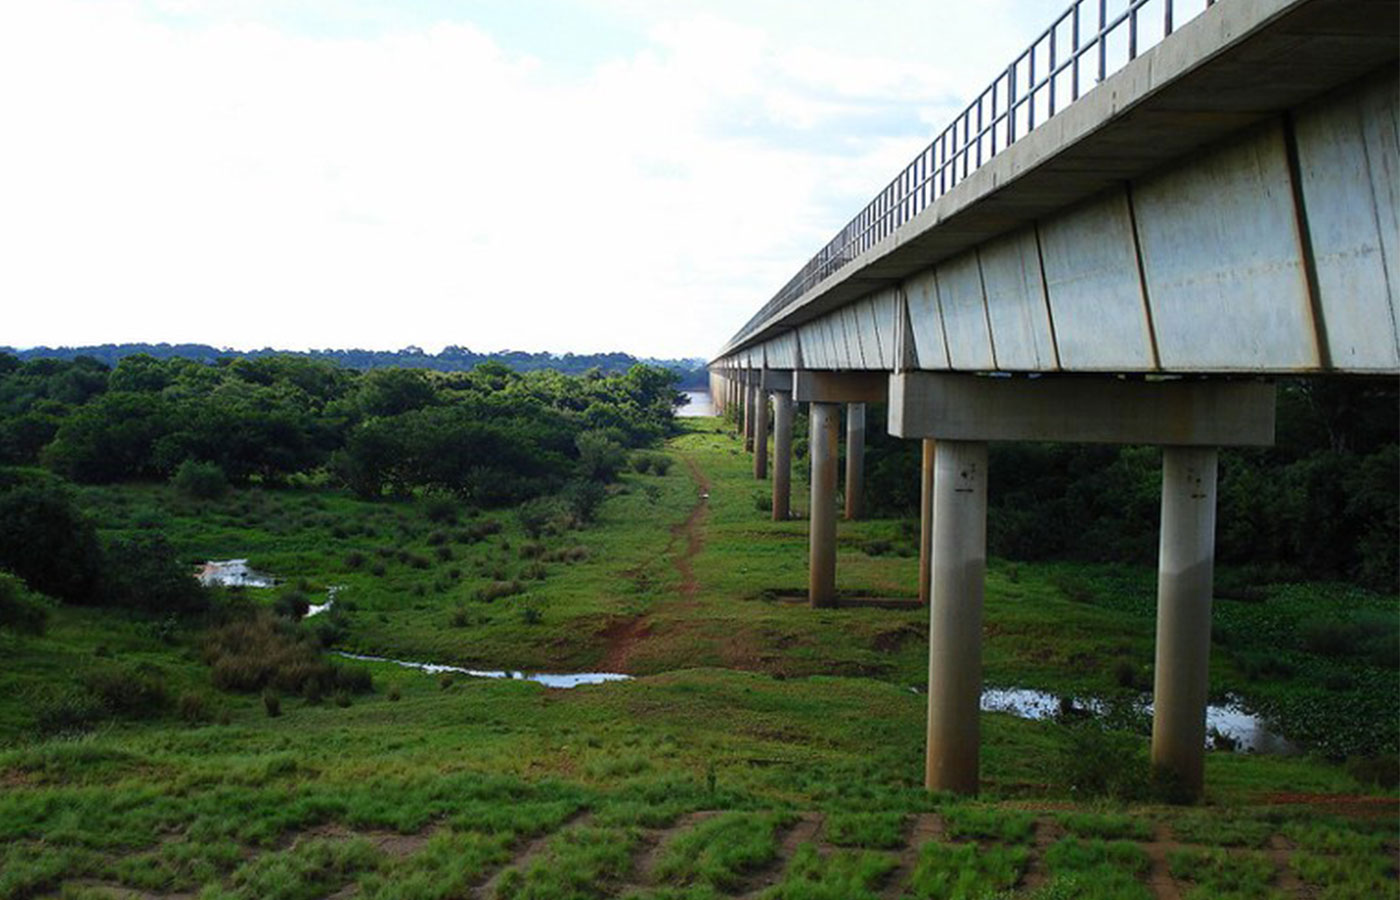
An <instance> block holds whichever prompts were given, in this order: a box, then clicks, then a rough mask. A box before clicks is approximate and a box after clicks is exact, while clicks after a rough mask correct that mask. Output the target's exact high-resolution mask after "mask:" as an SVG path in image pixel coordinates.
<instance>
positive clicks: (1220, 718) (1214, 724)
mask: <svg viewBox="0 0 1400 900" xmlns="http://www.w3.org/2000/svg"><path fill="white" fill-rule="evenodd" d="M1129 703H1130V706H1131V709H1130V710H1129V712H1130V713H1135V714H1137V715H1139V716H1141V717H1143V718H1150V717H1151V715H1152V703H1151V702H1150V701H1148V700H1145V699H1143V700H1136V701H1129ZM982 709H983V710H984V711H986V712H1007V713H1011V714H1012V715H1014V716H1020V717H1021V718H1023V719H1050V718H1055V717H1056V716H1059V717H1062V718H1064V717H1071V718H1072V717H1074V716H1076V715H1083V716H1094V717H1098V718H1102V717H1105V716H1109V715H1111V714H1112V713H1113V712H1114V710H1112V709H1111V708H1110V705H1109V704H1107V703H1105V702H1104V701H1103V700H1099V699H1097V698H1093V697H1090V698H1082V697H1062V696H1060V695H1057V694H1051V693H1049V692H1047V691H1036V690H1031V689H1029V688H988V689H987V690H985V691H983V692H982ZM1206 746H1207V747H1210V748H1212V749H1234V750H1242V751H1245V752H1248V753H1271V754H1284V755H1286V754H1292V753H1297V752H1299V748H1298V746H1297V745H1296V744H1294V743H1293V742H1292V741H1289V740H1288V739H1287V738H1285V737H1284V736H1283V735H1281V734H1279V733H1277V732H1275V731H1272V730H1271V729H1270V728H1269V726H1268V723H1267V722H1265V721H1264V720H1263V719H1262V718H1261V717H1259V716H1257V715H1255V714H1254V713H1251V712H1249V711H1248V710H1247V709H1245V708H1244V706H1243V704H1242V702H1241V701H1240V700H1239V699H1238V698H1230V699H1229V700H1227V701H1226V702H1225V703H1223V704H1219V705H1217V704H1211V705H1210V706H1207V707H1206Z"/></svg>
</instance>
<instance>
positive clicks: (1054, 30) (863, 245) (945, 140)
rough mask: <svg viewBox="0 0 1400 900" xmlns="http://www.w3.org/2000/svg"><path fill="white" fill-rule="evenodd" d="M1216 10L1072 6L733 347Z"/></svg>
mask: <svg viewBox="0 0 1400 900" xmlns="http://www.w3.org/2000/svg"><path fill="white" fill-rule="evenodd" d="M1215 3H1216V0H1074V2H1073V3H1071V4H1070V6H1069V8H1068V9H1066V10H1065V11H1064V12H1063V13H1061V14H1060V15H1059V17H1058V18H1056V19H1055V21H1054V22H1053V23H1052V24H1051V25H1050V27H1049V28H1047V29H1045V31H1043V32H1041V34H1040V36H1039V37H1037V38H1036V39H1035V40H1034V41H1032V42H1031V45H1030V46H1029V47H1028V48H1026V49H1025V50H1023V51H1022V52H1021V54H1020V55H1019V56H1017V57H1016V58H1015V59H1014V60H1012V62H1011V64H1010V65H1009V66H1007V67H1006V69H1005V70H1003V71H1002V72H1001V74H999V75H998V76H997V77H996V78H995V79H994V80H993V81H992V83H991V85H989V86H988V87H987V88H986V89H984V90H983V91H982V93H980V94H978V95H977V98H976V99H975V100H973V101H972V102H971V103H970V104H968V106H967V108H966V109H964V110H963V111H962V112H961V113H960V114H959V115H958V116H957V117H956V118H954V119H953V122H952V124H950V125H949V126H948V127H947V128H945V129H943V131H942V132H941V133H939V135H938V136H937V137H935V138H934V139H933V142H932V143H930V144H929V145H928V146H927V147H925V148H924V150H923V152H921V153H920V154H919V155H918V156H917V157H915V158H914V160H913V161H912V162H910V163H909V165H907V166H905V167H904V170H903V171H901V172H900V173H899V175H897V176H896V177H895V178H894V180H893V181H891V182H890V183H889V184H888V185H887V186H886V187H885V189H884V190H882V191H880V193H879V194H877V195H876V196H875V199H874V200H871V201H870V203H868V204H866V207H865V208H864V209H862V210H861V211H860V213H859V214H858V215H856V217H855V218H854V219H852V220H851V221H850V222H849V223H847V224H846V226H845V227H844V228H842V229H841V230H840V231H839V232H838V233H837V234H836V236H835V237H834V238H832V239H831V240H830V241H829V242H827V245H826V246H825V247H823V248H822V249H821V250H820V251H818V253H817V255H816V256H813V257H812V258H811V259H810V260H808V261H807V263H806V265H804V266H803V267H802V268H801V269H800V270H798V272H797V274H796V275H794V276H793V277H792V278H791V279H790V280H789V281H788V283H787V284H785V285H784V286H783V288H782V289H781V290H780V291H778V293H777V294H775V295H774V296H773V298H772V299H771V300H769V301H768V302H767V303H765V304H764V305H763V308H762V309H760V310H759V311H758V313H756V314H755V315H754V316H753V318H751V319H749V321H748V322H746V323H745V324H744V327H743V328H741V329H739V332H738V333H737V334H735V335H734V337H733V338H731V339H730V341H729V346H730V347H731V348H732V347H734V346H736V345H738V344H739V343H741V342H742V341H743V340H744V338H746V337H748V336H749V335H750V334H752V333H753V332H754V331H756V330H757V328H758V326H759V325H760V324H762V323H763V322H765V321H767V320H768V319H769V318H770V317H771V316H772V315H773V314H774V313H776V312H778V311H779V310H781V309H782V308H784V307H786V306H787V305H788V304H790V303H792V302H794V301H795V300H797V299H798V298H799V297H801V296H802V295H803V294H805V293H806V292H807V291H808V290H809V289H811V288H812V287H813V286H815V285H816V284H817V283H819V282H820V281H821V280H822V279H824V278H826V277H827V276H829V275H831V274H832V273H833V272H836V271H837V270H839V269H841V268H842V267H844V266H845V265H847V264H848V263H850V262H851V261H853V260H854V259H855V258H856V257H858V256H860V254H862V253H864V252H865V251H866V250H869V249H870V248H871V247H873V246H875V245H876V244H877V243H879V242H880V241H881V240H883V239H884V238H885V237H886V236H888V235H890V234H892V233H894V231H895V230H896V229H897V228H899V227H900V226H901V225H903V224H904V223H905V222H908V221H909V220H910V219H913V218H914V217H915V216H917V215H918V214H919V213H921V212H922V211H923V210H924V209H926V208H927V207H929V206H930V205H932V204H933V202H934V201H936V200H937V199H938V198H939V197H942V196H943V195H944V194H946V193H947V192H948V191H950V190H952V188H953V187H954V186H955V185H957V184H958V183H959V182H961V181H962V180H963V179H965V178H967V176H968V175H970V174H971V173H973V172H975V171H977V169H978V168H980V167H981V166H982V165H983V163H985V162H986V161H987V160H989V159H991V158H992V157H993V156H995V155H996V154H998V153H1000V152H1001V151H1002V150H1005V149H1006V148H1007V147H1009V146H1010V145H1011V144H1013V143H1015V142H1016V140H1018V139H1019V138H1022V137H1025V136H1026V135H1027V134H1029V133H1030V132H1031V131H1032V130H1034V129H1035V127H1036V126H1037V125H1038V124H1043V123H1044V122H1045V121H1046V120H1048V119H1049V118H1051V117H1052V116H1054V115H1055V113H1056V111H1057V110H1058V109H1060V108H1063V106H1065V105H1068V103H1073V102H1074V101H1075V100H1078V99H1079V97H1080V95H1081V94H1082V93H1086V92H1087V91H1088V90H1089V89H1092V87H1093V86H1094V85H1097V84H1099V83H1100V82H1102V81H1103V80H1104V79H1106V78H1107V77H1108V76H1109V75H1111V74H1113V73H1114V72H1117V71H1118V70H1119V69H1121V68H1122V67H1123V66H1125V65H1127V64H1128V63H1129V62H1131V61H1132V60H1134V59H1136V58H1137V57H1138V56H1139V55H1140V54H1141V53H1142V52H1144V51H1145V50H1147V49H1149V48H1151V47H1153V46H1155V45H1156V44H1158V43H1160V42H1161V41H1162V40H1163V39H1165V38H1166V37H1167V36H1168V35H1170V34H1171V33H1172V31H1173V30H1175V28H1176V27H1177V26H1178V25H1180V24H1181V23H1183V22H1185V21H1188V20H1190V19H1193V18H1195V17H1196V16H1198V15H1200V14H1201V13H1202V12H1204V11H1205V10H1206V9H1207V8H1208V7H1211V6H1214V5H1215ZM1086 10H1087V13H1086ZM1095 24H1097V26H1098V27H1097V29H1096V30H1093V31H1091V32H1088V33H1087V34H1086V33H1085V28H1086V26H1087V27H1093V26H1094V25H1095ZM1086 57H1087V59H1086ZM1086 70H1087V73H1088V75H1089V76H1092V78H1093V81H1092V83H1090V84H1089V85H1088V87H1087V88H1086V87H1084V84H1083V79H1084V77H1085V73H1086ZM1038 113H1039V114H1040V115H1039V117H1038V116H1037V114H1038Z"/></svg>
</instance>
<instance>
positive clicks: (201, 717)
mask: <svg viewBox="0 0 1400 900" xmlns="http://www.w3.org/2000/svg"><path fill="white" fill-rule="evenodd" d="M175 708H176V709H177V710H178V711H179V713H180V718H181V719H184V720H185V721H186V722H188V723H189V724H191V725H199V724H201V723H204V722H207V721H209V705H208V703H207V702H206V701H205V699H204V695H203V694H198V693H195V692H194V691H185V692H184V693H183V694H181V695H180V699H179V700H177V701H176V703H175Z"/></svg>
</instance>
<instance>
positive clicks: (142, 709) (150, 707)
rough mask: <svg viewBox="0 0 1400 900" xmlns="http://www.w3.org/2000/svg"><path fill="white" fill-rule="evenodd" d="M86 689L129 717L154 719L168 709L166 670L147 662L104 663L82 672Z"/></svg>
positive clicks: (110, 707)
mask: <svg viewBox="0 0 1400 900" xmlns="http://www.w3.org/2000/svg"><path fill="white" fill-rule="evenodd" d="M82 682H83V685H84V687H86V688H87V690H88V692H89V693H91V694H92V695H93V696H94V697H96V698H97V699H98V700H99V701H100V702H101V703H102V705H103V706H104V707H105V708H106V709H107V710H109V711H110V712H112V713H115V714H117V715H123V716H130V717H131V718H136V719H144V718H154V717H156V716H159V715H161V714H163V713H164V712H165V711H166V710H167V709H169V708H170V694H169V692H168V691H167V690H166V687H165V673H164V672H162V671H161V670H160V668H159V667H157V666H154V665H151V664H150V663H138V664H137V665H135V666H103V667H101V668H97V669H90V670H89V671H87V672H84V673H83V675H82Z"/></svg>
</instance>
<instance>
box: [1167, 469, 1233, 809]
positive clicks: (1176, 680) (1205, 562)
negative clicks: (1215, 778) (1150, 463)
mask: <svg viewBox="0 0 1400 900" xmlns="http://www.w3.org/2000/svg"><path fill="white" fill-rule="evenodd" d="M1218 457H1219V454H1218V452H1217V451H1216V450H1215V449H1214V448H1204V447H1164V448H1163V449H1162V535H1161V546H1160V551H1159V556H1158V572H1157V665H1156V672H1155V676H1154V681H1153V685H1152V694H1153V697H1152V702H1153V716H1152V767H1153V769H1154V770H1155V771H1156V772H1157V773H1159V774H1160V775H1163V776H1165V777H1167V778H1170V779H1173V780H1175V781H1176V782H1177V784H1178V785H1179V786H1180V788H1181V789H1182V790H1183V791H1184V793H1185V794H1186V795H1188V796H1191V797H1195V796H1198V795H1199V794H1200V792H1201V789H1202V786H1203V784H1204V775H1205V740H1206V717H1205V709H1206V699H1207V694H1208V690H1209V688H1208V681H1209V665H1210V607H1211V594H1212V593H1213V587H1214V577H1215V485H1216V473H1217V470H1218Z"/></svg>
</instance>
